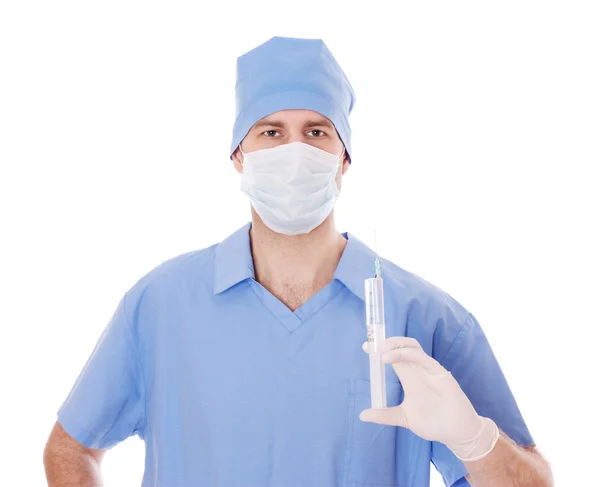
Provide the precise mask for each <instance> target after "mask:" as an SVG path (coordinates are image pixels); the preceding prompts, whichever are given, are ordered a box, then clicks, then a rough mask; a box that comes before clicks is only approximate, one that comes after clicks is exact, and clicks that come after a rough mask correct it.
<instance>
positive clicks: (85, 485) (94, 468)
mask: <svg viewBox="0 0 600 487" xmlns="http://www.w3.org/2000/svg"><path fill="white" fill-rule="evenodd" d="M44 468H45V470H46V479H47V481H48V487H102V486H103V484H102V475H101V472H100V465H99V464H98V462H97V460H96V459H95V458H94V456H93V455H91V454H90V453H87V452H85V451H82V450H75V449H60V448H47V449H46V451H44Z"/></svg>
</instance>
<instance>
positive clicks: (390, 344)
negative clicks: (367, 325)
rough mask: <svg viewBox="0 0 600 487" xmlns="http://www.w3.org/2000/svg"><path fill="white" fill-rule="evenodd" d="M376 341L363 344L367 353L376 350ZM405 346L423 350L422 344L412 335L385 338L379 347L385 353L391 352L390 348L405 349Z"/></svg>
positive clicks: (380, 351)
mask: <svg viewBox="0 0 600 487" xmlns="http://www.w3.org/2000/svg"><path fill="white" fill-rule="evenodd" d="M374 346H375V345H374V343H373V342H364V343H363V344H362V349H363V351H365V352H366V353H372V352H373V351H374ZM404 348H414V349H419V350H422V348H421V344H420V343H419V342H418V341H417V340H416V339H414V338H412V337H401V336H400V337H390V338H388V339H386V340H384V341H383V342H382V343H381V345H380V348H379V353H381V354H384V353H386V352H389V351H390V350H395V349H404Z"/></svg>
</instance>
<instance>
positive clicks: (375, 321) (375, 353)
mask: <svg viewBox="0 0 600 487" xmlns="http://www.w3.org/2000/svg"><path fill="white" fill-rule="evenodd" d="M365 307H366V312H367V313H366V314H367V340H368V343H369V347H370V349H371V352H370V353H369V368H370V375H371V407H372V408H385V407H387V394H386V388H385V364H384V363H383V362H382V360H381V352H380V347H381V344H382V343H383V341H384V340H385V317H384V312H383V279H382V278H381V265H380V263H379V256H377V258H376V259H375V277H374V278H371V279H365Z"/></svg>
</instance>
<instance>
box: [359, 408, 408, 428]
mask: <svg viewBox="0 0 600 487" xmlns="http://www.w3.org/2000/svg"><path fill="white" fill-rule="evenodd" d="M359 419H360V420H361V421H365V422H367V423H377V424H387V425H390V426H402V427H403V428H408V422H407V420H406V415H405V414H404V410H403V409H402V406H401V405H400V406H396V407H393V408H382V409H365V410H364V411H363V412H362V413H360V416H359Z"/></svg>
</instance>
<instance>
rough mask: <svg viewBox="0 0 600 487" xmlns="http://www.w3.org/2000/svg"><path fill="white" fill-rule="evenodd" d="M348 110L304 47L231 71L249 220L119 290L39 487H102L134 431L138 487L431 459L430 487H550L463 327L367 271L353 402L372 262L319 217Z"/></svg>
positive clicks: (281, 45)
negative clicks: (142, 453) (377, 403)
mask: <svg viewBox="0 0 600 487" xmlns="http://www.w3.org/2000/svg"><path fill="white" fill-rule="evenodd" d="M354 101H355V98H354V92H353V90H352V87H351V85H350V83H349V81H348V79H347V78H346V76H345V75H344V73H343V71H342V69H341V68H340V66H339V65H338V63H337V62H336V60H335V59H334V57H333V56H332V54H331V52H330V51H329V50H328V48H327V47H326V46H325V44H324V43H323V42H322V41H321V40H316V39H292V38H282V37H275V38H272V39H271V40H269V41H267V42H265V43H264V44H262V45H260V46H258V47H256V48H255V49H253V50H251V51H250V52H248V53H246V54H244V55H243V56H241V57H240V58H238V64H237V83H236V104H237V113H236V119H235V124H234V127H233V140H232V144H231V150H230V158H231V160H232V161H233V165H234V166H235V168H236V169H237V171H238V172H239V173H241V175H242V176H241V177H242V190H243V191H244V193H245V194H246V195H247V196H248V198H249V200H250V203H251V214H252V221H251V223H249V224H247V225H245V226H244V227H243V228H241V229H239V230H237V231H236V232H235V233H233V234H232V235H231V236H229V237H228V238H227V239H225V240H224V241H223V242H221V243H219V244H217V245H213V246H211V247H209V248H206V249H202V250H195V251H191V252H188V253H185V254H183V255H179V256H176V257H174V258H172V259H170V260H167V261H166V262H163V263H162V264H160V265H159V266H157V267H156V268H154V269H152V270H151V271H150V272H148V273H147V274H146V275H145V276H143V277H141V278H140V279H139V280H138V281H137V282H136V283H135V284H134V285H133V286H132V287H131V288H130V289H129V290H128V291H127V292H126V293H125V294H124V295H123V297H122V299H121V300H120V302H119V303H118V306H117V307H116V310H115V312H114V315H113V316H112V319H111V320H110V322H109V323H108V325H107V327H106V329H105V330H104V332H103V334H102V336H101V337H100V339H99V341H98V343H97V345H96V347H95V349H94V351H93V353H92V354H91V356H90V358H89V359H88V361H87V363H86V364H85V366H84V368H83V370H82V371H81V373H80V375H79V377H78V379H77V381H76V382H75V384H74V386H73V388H72V390H71V392H70V394H69V395H68V397H67V398H66V400H65V401H64V403H63V404H62V406H61V407H60V409H59V410H58V420H57V422H56V424H55V426H54V428H53V430H52V432H51V434H50V438H49V440H48V442H47V445H46V448H45V452H44V463H45V467H46V474H47V478H48V484H49V485H50V487H67V486H81V487H83V486H86V487H92V486H95V487H96V486H100V485H102V479H101V473H100V462H101V460H102V457H103V456H104V452H105V451H106V450H107V449H109V448H111V447H113V446H114V445H116V444H117V443H119V442H121V441H123V440H125V439H126V438H128V437H129V436H132V435H138V436H139V437H140V438H142V439H143V440H144V442H145V446H146V462H145V471H144V478H143V484H142V485H143V486H144V487H158V486H160V487H200V486H210V487H217V486H222V487H229V486H244V487H249V486H256V487H266V486H273V487H294V486H298V487H307V486H315V487H334V486H347V487H350V486H351V487H357V486H365V487H384V486H385V487H394V486H402V487H409V486H411V487H412V486H415V487H425V486H428V485H430V478H429V474H430V468H429V467H430V462H433V463H434V465H435V467H436V468H437V470H438V471H439V472H440V473H441V475H442V477H443V479H444V482H445V484H446V485H447V486H451V485H453V486H466V485H474V486H478V487H480V486H486V487H496V486H498V487H500V486H501V487H507V486H550V485H552V478H551V473H550V469H549V467H548V465H547V463H546V462H545V460H544V459H543V458H542V456H541V455H540V454H539V453H538V452H537V451H536V448H535V444H534V441H533V439H532V437H531V435H530V433H529V431H528V429H527V426H526V424H525V422H524V420H523V418H522V416H521V414H520V412H519V409H518V407H517V404H516V401H515V399H514V397H513V395H512V394H511V391H510V389H509V386H508V384H507V382H506V380H505V378H504V375H503V374H502V371H501V369H500V366H499V365H498V362H497V361H496V359H495V357H494V354H493V352H492V349H491V347H490V344H489V343H488V341H487V339H486V337H485V335H484V332H483V330H482V328H481V326H480V324H479V323H478V321H477V320H476V319H475V317H474V316H473V315H472V314H471V313H470V312H469V311H467V310H466V309H465V308H464V307H463V306H461V305H460V304H459V303H458V302H457V301H456V300H454V299H453V298H452V297H450V296H449V295H448V294H446V293H445V292H443V291H442V290H441V289H439V288H437V287H435V286H434V285H432V284H430V283H428V282H426V281H424V280H423V279H421V278H419V277H418V276H416V275H414V274H411V273H410V272H407V271H406V270H403V269H401V268H400V267H398V266H396V265H394V264H393V263H392V262H390V261H388V260H385V259H382V264H381V269H382V274H383V276H384V283H385V297H386V302H385V304H386V327H387V334H388V336H391V338H388V339H387V340H386V341H385V345H384V349H383V351H384V352H385V353H384V354H383V360H384V362H385V363H386V364H389V365H387V366H386V367H388V373H387V379H386V380H387V394H388V404H390V405H392V407H389V408H387V409H378V410H373V409H370V408H369V406H370V383H369V361H368V356H367V353H370V352H371V350H369V349H368V348H367V347H366V346H365V345H363V342H364V341H365V337H366V331H365V327H364V322H365V318H364V313H365V311H364V308H365V304H364V299H365V296H364V288H363V282H364V279H366V278H369V277H373V273H374V267H373V263H374V259H375V255H374V253H373V252H372V251H371V250H370V249H369V248H368V247H367V246H365V245H364V244H363V243H361V242H360V241H359V240H358V239H356V238H355V237H354V236H352V235H351V234H340V233H338V231H337V230H336V228H335V224H334V213H333V209H334V205H335V202H336V200H337V197H338V195H339V192H340V188H341V181H342V176H343V175H344V174H345V173H346V171H347V170H348V168H349V167H350V163H351V157H352V148H351V140H350V126H349V123H348V116H349V114H350V112H351V111H352V108H353V105H354ZM360 163H361V164H365V163H368V161H360Z"/></svg>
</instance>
